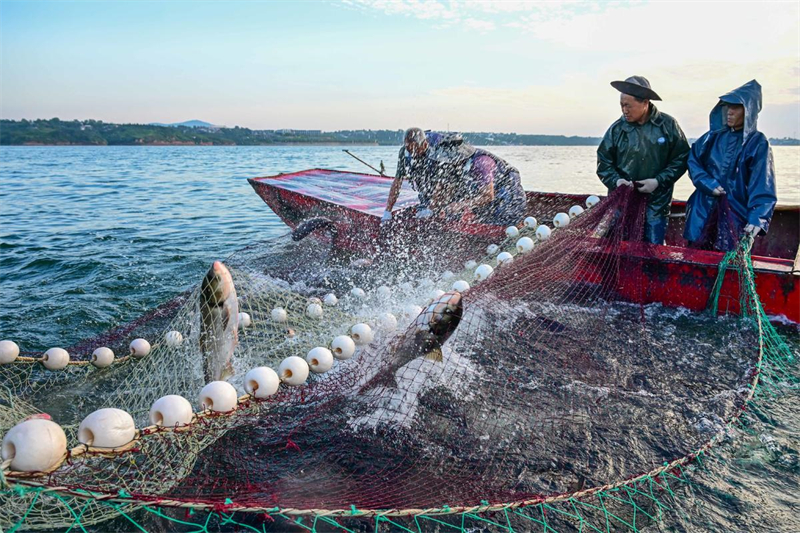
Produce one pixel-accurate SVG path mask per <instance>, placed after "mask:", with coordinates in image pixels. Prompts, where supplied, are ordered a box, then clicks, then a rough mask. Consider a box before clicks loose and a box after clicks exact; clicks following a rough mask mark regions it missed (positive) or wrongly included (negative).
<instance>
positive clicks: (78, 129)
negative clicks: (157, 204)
mask: <svg viewBox="0 0 800 533" xmlns="http://www.w3.org/2000/svg"><path fill="white" fill-rule="evenodd" d="M464 138H465V139H466V140H467V141H468V142H470V143H472V144H475V145H477V146H597V145H598V144H600V137H574V136H573V137H568V136H564V135H535V134H517V133H491V132H468V133H464ZM402 142H403V130H339V131H321V130H289V129H281V130H251V129H248V128H240V127H239V126H235V127H233V128H225V127H220V126H214V125H213V124H209V123H208V122H203V121H201V120H190V121H187V122H181V123H179V124H164V125H154V124H109V123H106V122H102V121H100V120H83V121H80V120H71V121H66V120H59V119H57V118H53V119H50V120H43V119H38V120H24V119H23V120H0V144H2V145H132V146H137V145H139V146H141V145H189V146H193V145H202V146H208V145H222V146H236V145H239V146H255V145H273V144H277V145H291V144H334V145H354V144H361V145H378V146H400V145H401V144H402ZM770 142H772V143H773V144H775V145H793V146H797V145H800V141H798V140H797V139H788V138H786V139H770Z"/></svg>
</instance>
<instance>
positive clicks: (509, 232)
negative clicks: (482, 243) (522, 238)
mask: <svg viewBox="0 0 800 533" xmlns="http://www.w3.org/2000/svg"><path fill="white" fill-rule="evenodd" d="M506 237H509V238H511V239H513V238H515V237H519V229H518V228H517V227H516V226H509V227H507V228H506Z"/></svg>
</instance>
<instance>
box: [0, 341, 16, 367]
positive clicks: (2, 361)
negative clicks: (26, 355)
mask: <svg viewBox="0 0 800 533" xmlns="http://www.w3.org/2000/svg"><path fill="white" fill-rule="evenodd" d="M17 357H19V346H17V343H16V342H14V341H0V365H6V364H8V363H13V362H14V361H15V360H16V359H17Z"/></svg>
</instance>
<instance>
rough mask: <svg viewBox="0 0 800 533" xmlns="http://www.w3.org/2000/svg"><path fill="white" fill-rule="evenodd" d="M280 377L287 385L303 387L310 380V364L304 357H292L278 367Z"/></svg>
mask: <svg viewBox="0 0 800 533" xmlns="http://www.w3.org/2000/svg"><path fill="white" fill-rule="evenodd" d="M278 377H280V378H281V381H282V382H284V383H286V384H287V385H292V386H295V387H296V386H298V385H302V384H303V383H305V382H306V380H307V379H308V363H306V362H305V360H303V358H302V357H298V356H296V355H290V356H289V357H287V358H286V359H284V360H283V361H281V366H279V367H278Z"/></svg>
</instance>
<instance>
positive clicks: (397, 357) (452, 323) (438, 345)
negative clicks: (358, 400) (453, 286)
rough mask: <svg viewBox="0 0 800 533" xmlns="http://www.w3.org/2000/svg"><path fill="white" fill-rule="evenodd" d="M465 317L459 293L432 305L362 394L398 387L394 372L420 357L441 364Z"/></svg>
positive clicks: (417, 320)
mask: <svg viewBox="0 0 800 533" xmlns="http://www.w3.org/2000/svg"><path fill="white" fill-rule="evenodd" d="M463 314H464V307H463V302H462V298H461V293H459V292H458V291H452V292H446V293H444V294H443V295H442V296H441V297H439V298H437V299H436V300H434V301H433V302H431V303H430V305H428V307H427V308H425V310H424V311H423V312H422V313H421V314H420V315H419V316H418V317H417V318H416V319H415V320H414V323H413V324H412V328H411V333H410V334H409V335H406V336H405V337H403V338H402V339H401V340H400V343H399V345H398V346H397V348H396V349H395V350H394V353H393V354H392V358H391V359H390V362H389V367H388V368H386V369H385V370H382V371H381V372H380V374H379V375H378V376H376V377H375V378H373V379H372V380H371V381H370V382H368V383H367V384H366V385H365V386H364V387H362V389H361V392H362V393H363V392H366V391H369V390H371V389H374V388H375V387H377V386H379V385H387V386H397V381H396V379H395V373H396V372H397V371H398V370H399V369H400V367H402V366H404V365H405V364H407V363H409V362H410V361H412V360H414V359H416V358H418V357H424V358H425V359H429V360H431V361H435V362H437V363H441V362H442V345H443V344H444V343H445V342H447V339H449V338H450V336H451V335H452V334H453V332H454V331H455V330H456V328H457V327H458V325H459V323H460V322H461V317H462V316H463Z"/></svg>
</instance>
